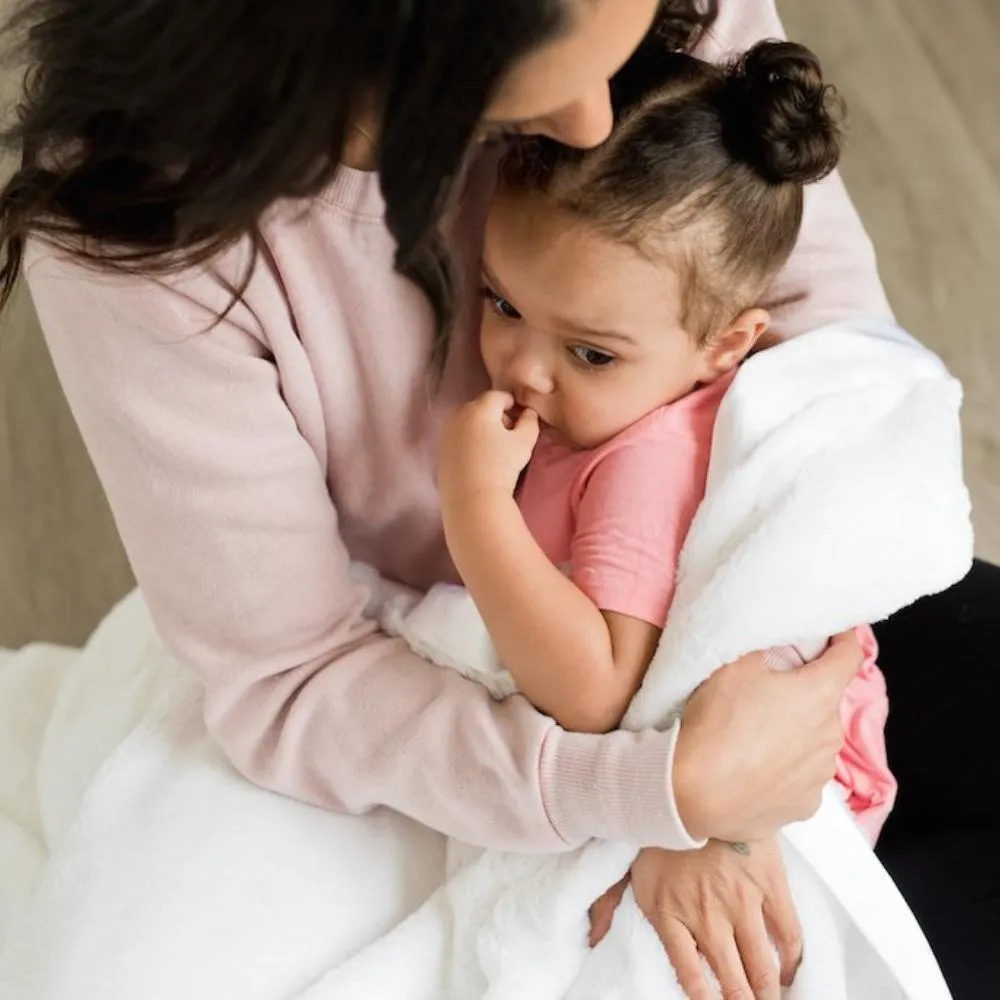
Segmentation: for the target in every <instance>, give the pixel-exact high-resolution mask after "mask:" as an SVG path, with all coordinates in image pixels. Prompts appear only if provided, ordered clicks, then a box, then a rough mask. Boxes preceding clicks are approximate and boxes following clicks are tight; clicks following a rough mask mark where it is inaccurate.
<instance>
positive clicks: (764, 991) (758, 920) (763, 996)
mask: <svg viewBox="0 0 1000 1000" xmlns="http://www.w3.org/2000/svg"><path fill="white" fill-rule="evenodd" d="M736 947H737V948H739V952H740V957H741V958H742V960H743V968H744V970H745V971H746V977H747V981H748V982H749V983H750V989H751V990H752V991H753V996H754V997H755V998H756V1000H780V997H781V982H780V979H779V971H778V960H777V959H776V958H775V955H774V947H773V946H772V944H771V939H770V938H769V937H768V934H767V925H766V924H765V922H764V914H763V913H762V912H761V911H760V910H755V911H750V912H748V913H745V914H744V915H743V917H742V919H741V920H740V921H739V923H737V925H736Z"/></svg>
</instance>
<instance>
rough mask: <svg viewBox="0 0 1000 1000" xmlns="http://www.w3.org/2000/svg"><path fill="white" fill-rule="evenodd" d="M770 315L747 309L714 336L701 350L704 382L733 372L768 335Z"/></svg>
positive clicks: (763, 311) (758, 310)
mask: <svg viewBox="0 0 1000 1000" xmlns="http://www.w3.org/2000/svg"><path fill="white" fill-rule="evenodd" d="M770 325H771V315H770V313H768V311H767V310H766V309H756V308H754V309H747V310H746V311H745V312H742V313H740V315H739V316H737V317H736V319H734V320H733V321H732V322H731V323H730V324H729V325H728V326H727V327H726V328H725V329H724V330H722V331H720V332H719V333H716V334H713V335H711V336H710V337H709V338H708V340H707V341H706V342H705V344H704V346H703V348H702V368H703V372H702V378H701V379H700V381H702V382H711V381H712V380H713V379H717V378H719V376H720V375H725V374H726V372H730V371H732V370H733V369H734V368H735V367H736V366H737V365H738V364H739V363H740V362H741V361H742V360H743V359H744V358H745V357H746V356H747V355H748V354H749V353H750V351H751V350H752V349H753V346H754V344H756V343H757V341H758V340H759V339H760V338H761V337H762V336H763V335H764V334H765V333H766V332H767V328H768V327H769V326H770Z"/></svg>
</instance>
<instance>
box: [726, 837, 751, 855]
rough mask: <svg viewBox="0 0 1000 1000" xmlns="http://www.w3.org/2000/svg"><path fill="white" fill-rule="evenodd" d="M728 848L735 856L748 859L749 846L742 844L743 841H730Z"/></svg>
mask: <svg viewBox="0 0 1000 1000" xmlns="http://www.w3.org/2000/svg"><path fill="white" fill-rule="evenodd" d="M729 846H730V847H731V848H732V849H733V850H734V851H735V852H736V853H737V854H742V855H743V857H745V858H748V857H750V845H749V844H744V843H743V841H741V840H737V841H730V842H729Z"/></svg>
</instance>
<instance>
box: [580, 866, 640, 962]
mask: <svg viewBox="0 0 1000 1000" xmlns="http://www.w3.org/2000/svg"><path fill="white" fill-rule="evenodd" d="M630 878H631V874H628V875H626V876H625V878H623V879H622V880H621V881H620V882H616V883H615V884H614V885H613V886H612V887H611V888H610V889H608V891H607V892H606V893H604V895H603V896H601V898H600V899H599V900H597V902H596V903H594V905H593V906H591V908H590V911H589V916H590V939H589V940H590V947H591V948H596V947H597V946H598V945H599V944H600V943H601V942H602V941H603V940H604V938H605V937H606V936H607V933H608V931H609V930H611V921H612V920H614V918H615V910H617V909H618V904H619V903H621V901H622V896H624V895H625V889H626V888H627V887H628V883H629V879H630Z"/></svg>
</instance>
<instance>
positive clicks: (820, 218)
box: [695, 0, 892, 342]
mask: <svg viewBox="0 0 1000 1000" xmlns="http://www.w3.org/2000/svg"><path fill="white" fill-rule="evenodd" d="M784 35H785V32H784V29H783V28H782V25H781V20H780V18H779V17H778V13H777V10H776V9H775V5H774V0H719V16H718V19H717V20H716V22H715V24H714V25H713V27H712V28H711V30H710V31H709V33H708V35H707V36H706V37H705V38H704V39H703V40H702V42H701V44H700V45H699V46H698V48H697V49H696V50H695V54H696V55H698V56H700V57H701V58H703V59H710V60H713V61H719V60H722V59H726V58H728V57H730V56H732V55H734V54H736V53H739V52H742V51H744V50H746V49H748V48H750V46H751V45H753V44H754V43H755V42H758V41H760V40H761V39H762V38H776V37H781V38H783V37H784ZM834 83H836V81H834ZM766 305H767V308H768V309H769V310H770V312H771V315H772V318H773V328H772V329H773V334H769V340H770V341H771V342H773V341H774V340H781V339H785V338H787V337H792V336H795V335H796V334H799V333H804V332H805V331H807V330H814V329H817V328H818V327H821V326H825V325H826V324H828V323H835V322H839V321H841V320H849V319H853V318H856V317H860V316H883V317H886V318H889V319H891V318H892V310H891V309H890V307H889V303H888V301H887V299H886V296H885V290H884V289H883V287H882V283H881V281H880V279H879V276H878V268H877V266H876V262H875V252H874V249H873V248H872V244H871V240H870V239H869V238H868V235H867V233H866V232H865V229H864V226H863V225H862V224H861V220H860V218H859V217H858V213H857V211H856V210H855V208H854V205H853V204H852V203H851V199H850V197H849V196H848V194H847V191H846V189H845V188H844V184H843V181H842V180H841V178H840V175H839V174H833V175H832V176H831V177H828V178H827V179H826V180H824V181H822V182H820V183H819V184H814V185H810V186H809V187H808V188H807V189H806V199H805V217H804V219H803V224H802V232H801V235H800V236H799V242H798V245H797V246H796V249H795V252H794V253H793V254H792V257H791V259H790V260H789V262H788V264H787V266H786V267H785V270H784V271H783V272H782V274H781V275H780V276H779V277H778V279H777V281H776V282H775V283H774V287H773V288H772V290H771V294H770V296H769V301H768V302H767V303H766Z"/></svg>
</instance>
